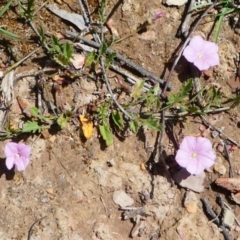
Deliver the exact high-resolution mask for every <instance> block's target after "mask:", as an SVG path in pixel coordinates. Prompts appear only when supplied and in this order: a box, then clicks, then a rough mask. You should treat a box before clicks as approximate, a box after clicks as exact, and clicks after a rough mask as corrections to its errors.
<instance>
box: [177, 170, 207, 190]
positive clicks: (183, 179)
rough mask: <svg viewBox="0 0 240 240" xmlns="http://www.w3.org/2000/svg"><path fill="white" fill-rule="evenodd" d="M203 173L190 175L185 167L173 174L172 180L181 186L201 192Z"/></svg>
mask: <svg viewBox="0 0 240 240" xmlns="http://www.w3.org/2000/svg"><path fill="white" fill-rule="evenodd" d="M205 176H206V175H205V173H204V172H203V173H201V174H199V175H196V176H195V175H191V174H190V173H189V172H187V170H186V169H184V168H183V169H181V170H180V171H179V172H177V173H176V174H174V176H173V177H174V180H175V181H176V183H177V184H179V185H180V186H181V187H184V188H188V189H190V190H192V191H194V192H203V190H204V186H203V182H204V178H205Z"/></svg>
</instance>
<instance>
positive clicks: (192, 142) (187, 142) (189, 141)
mask: <svg viewBox="0 0 240 240" xmlns="http://www.w3.org/2000/svg"><path fill="white" fill-rule="evenodd" d="M196 139H197V138H196V137H193V136H186V137H185V138H184V139H183V141H182V142H181V144H180V147H179V148H180V149H182V150H184V151H186V152H189V153H190V154H192V153H193V152H195V151H196V150H195V149H196Z"/></svg>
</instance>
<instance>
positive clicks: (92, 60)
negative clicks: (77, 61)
mask: <svg viewBox="0 0 240 240" xmlns="http://www.w3.org/2000/svg"><path fill="white" fill-rule="evenodd" d="M96 59H97V54H96V52H94V51H92V52H90V53H89V54H88V55H87V57H86V60H85V66H87V67H89V66H91V65H92V64H93V63H95V61H96Z"/></svg>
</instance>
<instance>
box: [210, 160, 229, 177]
mask: <svg viewBox="0 0 240 240" xmlns="http://www.w3.org/2000/svg"><path fill="white" fill-rule="evenodd" d="M213 169H214V171H215V172H217V173H219V174H221V175H224V174H225V173H226V172H227V169H226V168H225V166H224V165H223V164H222V163H215V164H214V166H213Z"/></svg>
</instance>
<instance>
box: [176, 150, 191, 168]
mask: <svg viewBox="0 0 240 240" xmlns="http://www.w3.org/2000/svg"><path fill="white" fill-rule="evenodd" d="M175 160H176V162H177V163H178V164H179V165H180V166H181V167H184V168H185V167H187V166H188V165H189V164H190V163H191V161H192V160H193V159H192V157H191V153H190V152H186V151H185V150H182V149H179V150H178V151H177V155H176V157H175Z"/></svg>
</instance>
